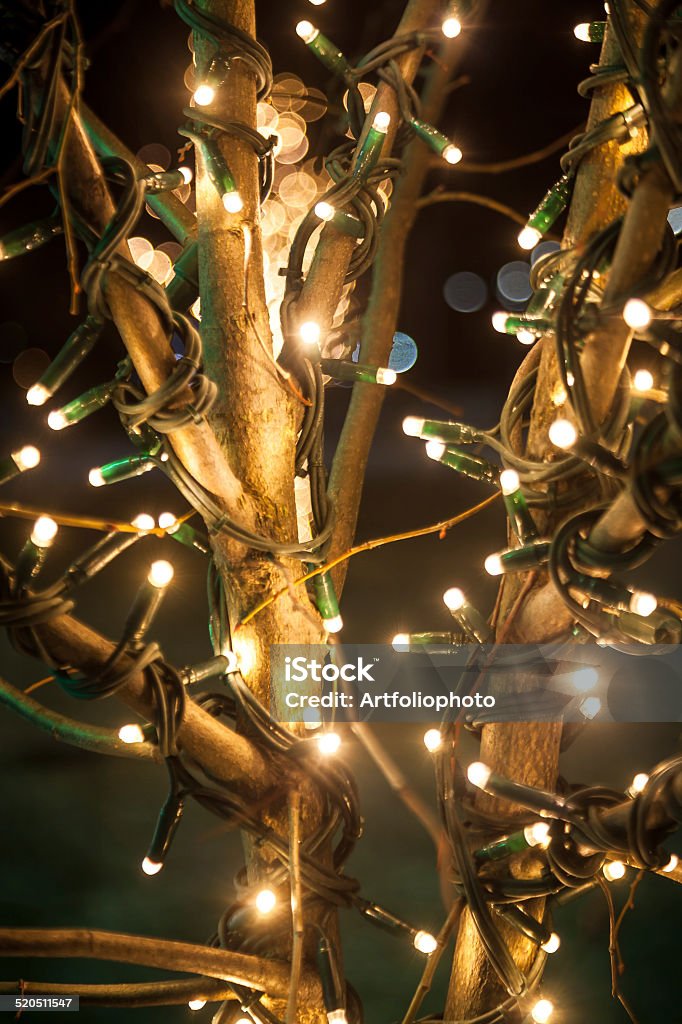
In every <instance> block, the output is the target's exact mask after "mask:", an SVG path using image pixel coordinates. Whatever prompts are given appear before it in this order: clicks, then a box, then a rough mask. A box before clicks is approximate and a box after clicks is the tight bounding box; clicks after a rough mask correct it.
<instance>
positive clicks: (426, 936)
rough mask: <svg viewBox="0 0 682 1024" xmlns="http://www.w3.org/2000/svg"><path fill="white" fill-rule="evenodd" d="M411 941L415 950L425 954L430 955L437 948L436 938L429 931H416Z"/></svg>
mask: <svg viewBox="0 0 682 1024" xmlns="http://www.w3.org/2000/svg"><path fill="white" fill-rule="evenodd" d="M412 942H413V943H414V948H415V949H416V950H417V952H418V953H425V954H426V956H430V955H431V953H435V952H436V950H437V949H438V940H437V939H436V937H435V935H432V934H431V932H425V931H418V932H417V934H416V935H415V937H414V939H413V940H412Z"/></svg>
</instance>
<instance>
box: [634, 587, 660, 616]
mask: <svg viewBox="0 0 682 1024" xmlns="http://www.w3.org/2000/svg"><path fill="white" fill-rule="evenodd" d="M657 608H658V601H657V600H656V597H655V596H654V595H653V594H647V593H645V591H643V590H633V592H632V597H631V598H630V611H631V612H632V613H633V615H641V616H642V618H643V619H646V618H648V617H649V616H650V615H651V614H652V612H655V611H656V609H657Z"/></svg>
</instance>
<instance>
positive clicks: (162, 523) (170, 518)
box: [159, 512, 178, 531]
mask: <svg viewBox="0 0 682 1024" xmlns="http://www.w3.org/2000/svg"><path fill="white" fill-rule="evenodd" d="M177 524H178V521H177V519H176V518H175V516H174V515H173V513H172V512H162V513H161V515H160V516H159V529H160V530H166V531H168V530H172V529H173V527H174V526H177Z"/></svg>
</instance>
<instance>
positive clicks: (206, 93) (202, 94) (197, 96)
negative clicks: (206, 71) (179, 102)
mask: <svg viewBox="0 0 682 1024" xmlns="http://www.w3.org/2000/svg"><path fill="white" fill-rule="evenodd" d="M192 98H193V100H194V102H195V103H196V105H197V106H198V107H207V106H208V105H209V103H213V100H214V99H215V89H214V88H213V87H212V86H210V85H207V84H206V83H204V84H203V85H200V86H199V87H198V88H197V89H195V91H194V96H193V97H192Z"/></svg>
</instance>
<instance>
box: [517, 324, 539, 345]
mask: <svg viewBox="0 0 682 1024" xmlns="http://www.w3.org/2000/svg"><path fill="white" fill-rule="evenodd" d="M516 340H517V341H518V342H519V344H520V345H533V344H534V343H535V342H536V341H537V334H533V332H532V331H527V330H526V329H525V328H521V330H520V331H517V332H516Z"/></svg>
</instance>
